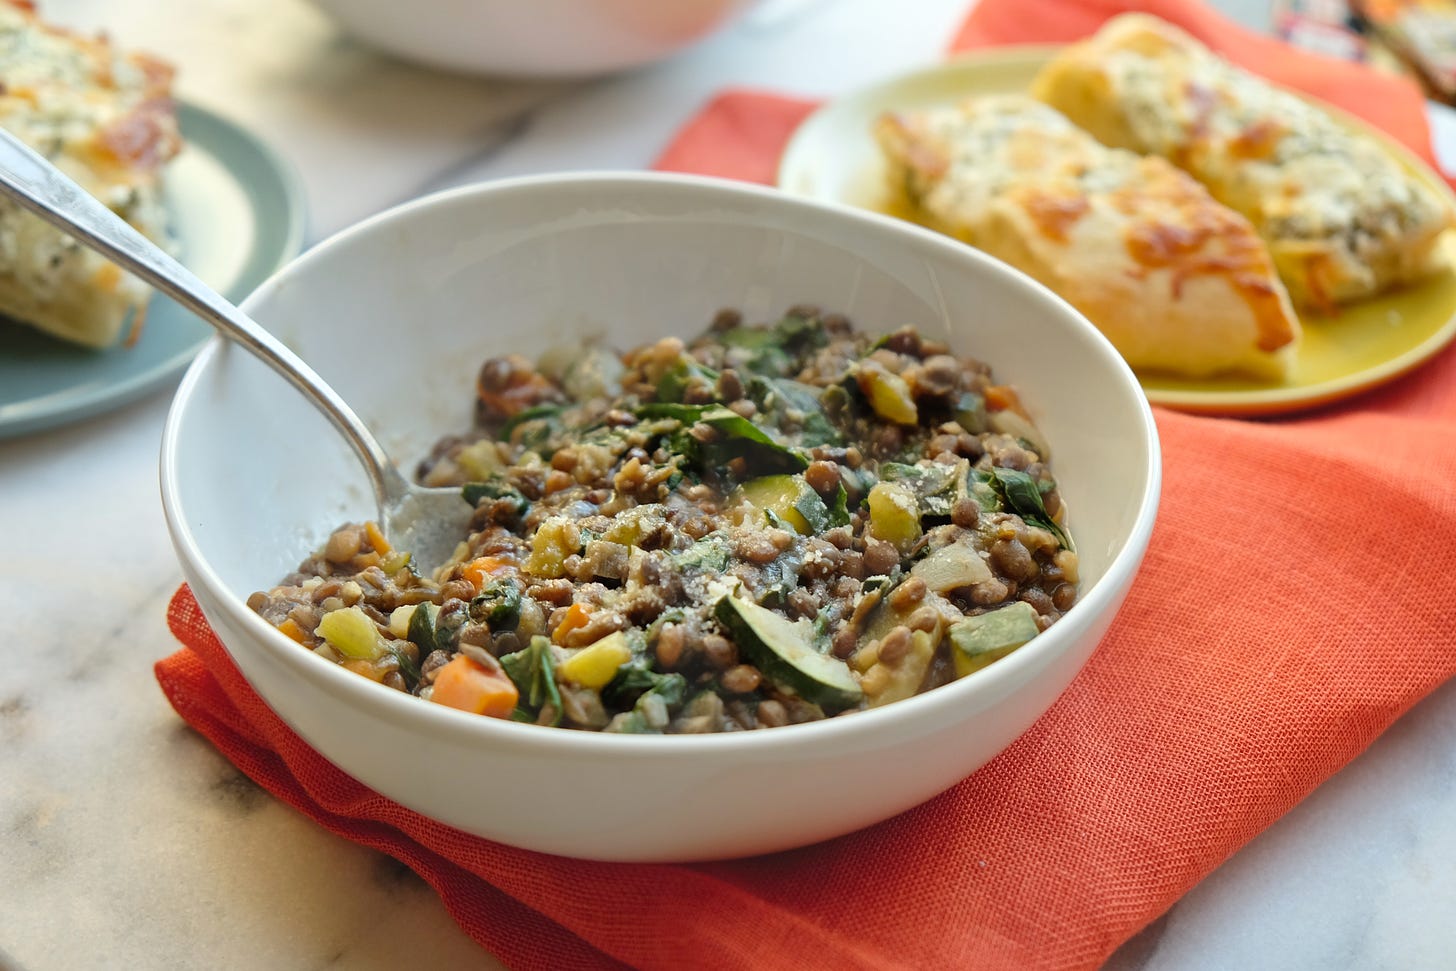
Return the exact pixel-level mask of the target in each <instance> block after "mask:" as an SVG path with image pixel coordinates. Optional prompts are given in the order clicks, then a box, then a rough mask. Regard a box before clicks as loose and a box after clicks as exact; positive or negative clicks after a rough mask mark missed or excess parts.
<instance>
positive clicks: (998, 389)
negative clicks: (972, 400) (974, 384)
mask: <svg viewBox="0 0 1456 971" xmlns="http://www.w3.org/2000/svg"><path fill="white" fill-rule="evenodd" d="M986 410H987V411H1014V412H1016V413H1017V414H1018V415H1020V416H1021V417H1023V418H1025V419H1027V420H1028V421H1029V420H1030V419H1031V416H1030V415H1028V414H1027V413H1026V408H1025V407H1024V406H1023V405H1022V403H1021V397H1020V396H1019V395H1017V393H1016V389H1015V388H1013V387H1011V385H1009V384H993V385H991V386H990V387H989V388H987V389H986Z"/></svg>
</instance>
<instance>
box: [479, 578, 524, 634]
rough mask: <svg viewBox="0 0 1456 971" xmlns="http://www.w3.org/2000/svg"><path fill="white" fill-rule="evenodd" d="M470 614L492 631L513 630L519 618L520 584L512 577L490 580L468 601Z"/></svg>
mask: <svg viewBox="0 0 1456 971" xmlns="http://www.w3.org/2000/svg"><path fill="white" fill-rule="evenodd" d="M470 616H471V617H472V618H474V619H475V620H483V621H485V622H486V624H488V625H489V626H490V629H491V630H492V631H503V630H515V629H516V623H517V622H518V621H520V619H521V585H520V584H519V583H518V582H516V580H515V579H514V578H513V577H507V578H505V579H504V580H492V581H491V582H490V583H487V584H486V585H485V587H484V588H482V589H481V591H480V593H478V594H476V595H475V598H474V599H472V600H471V601H470Z"/></svg>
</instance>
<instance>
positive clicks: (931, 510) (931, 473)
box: [880, 459, 971, 519]
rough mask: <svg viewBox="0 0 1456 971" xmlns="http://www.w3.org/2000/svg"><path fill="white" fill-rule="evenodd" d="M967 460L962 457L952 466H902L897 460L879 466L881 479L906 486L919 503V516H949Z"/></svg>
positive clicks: (935, 463) (958, 492) (957, 494)
mask: <svg viewBox="0 0 1456 971" xmlns="http://www.w3.org/2000/svg"><path fill="white" fill-rule="evenodd" d="M970 466H971V464H970V462H968V461H966V460H965V459H961V461H960V462H959V463H957V464H955V465H942V464H940V463H938V462H925V463H923V464H919V465H905V464H902V463H900V462H884V463H882V464H881V465H880V478H881V479H882V480H884V481H885V482H894V483H897V484H899V485H902V486H904V487H905V488H907V489H909V490H910V491H911V492H912V493H914V495H915V499H916V501H917V502H918V503H919V504H920V516H921V518H922V519H923V518H926V517H934V518H943V519H949V518H950V512H951V508H952V507H953V506H954V505H955V501H956V499H957V498H958V497H959V494H960V490H961V488H962V485H961V483H962V482H964V480H965V476H966V473H967V472H968V471H969V469H970Z"/></svg>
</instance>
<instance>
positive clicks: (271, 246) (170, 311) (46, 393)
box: [0, 104, 304, 438]
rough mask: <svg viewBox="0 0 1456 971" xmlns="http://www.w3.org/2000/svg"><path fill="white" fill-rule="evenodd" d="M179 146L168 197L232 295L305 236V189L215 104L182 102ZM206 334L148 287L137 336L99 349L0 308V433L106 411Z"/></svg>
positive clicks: (170, 367) (164, 373) (191, 246)
mask: <svg viewBox="0 0 1456 971" xmlns="http://www.w3.org/2000/svg"><path fill="white" fill-rule="evenodd" d="M177 117H178V122H179V124H180V125H181V128H182V137H183V139H184V141H185V143H186V147H185V148H184V149H183V150H182V152H181V153H180V154H179V155H178V156H177V158H176V159H175V160H174V161H173V163H172V165H171V168H170V169H169V171H168V174H167V188H166V203H167V211H168V213H169V215H170V216H171V220H172V231H173V233H174V234H175V235H176V237H177V240H178V247H179V251H180V253H179V255H180V258H181V260H182V262H183V263H184V264H186V266H187V268H188V269H190V270H192V272H194V273H196V274H197V275H198V276H199V277H200V278H201V279H202V280H203V281H204V282H206V283H208V284H209V285H210V286H212V287H213V288H214V289H215V290H217V291H218V292H219V293H221V294H223V295H224V296H226V297H228V298H229V299H230V300H232V301H234V302H237V301H239V300H242V299H243V298H244V297H246V296H247V295H248V294H249V293H251V292H252V291H253V290H254V289H255V288H256V287H257V286H258V284H260V283H262V282H263V281H264V280H266V279H267V278H268V277H269V276H270V275H271V274H272V273H273V271H274V270H277V269H278V268H279V267H280V266H282V265H283V264H284V263H286V262H288V260H290V259H292V258H293V257H294V256H296V255H298V252H299V250H300V249H302V247H303V233H304V202H303V198H304V196H303V189H302V187H301V186H300V185H299V183H298V181H297V179H296V178H295V176H294V175H293V173H292V172H291V171H290V170H289V169H288V167H287V166H286V165H284V164H283V163H282V162H281V161H280V160H279V159H278V158H277V156H275V155H274V154H273V152H272V151H271V150H270V149H269V148H268V147H267V146H265V145H264V144H263V143H262V142H260V141H259V140H258V139H257V138H255V137H253V136H252V135H250V134H249V133H247V132H246V131H244V130H242V129H241V128H238V127H237V126H236V125H234V124H233V123H232V122H229V121H226V120H225V119H223V118H220V117H218V116H217V115H214V114H212V113H211V112H208V111H204V110H202V109H201V108H197V107H194V106H192V105H187V104H179V105H178V106H177ZM212 334H213V330H212V328H211V327H209V326H208V325H207V324H204V323H203V322H202V321H200V320H198V319H197V318H196V317H194V316H192V315H191V314H189V313H188V312H187V311H185V310H183V309H182V308H181V307H180V306H178V305H177V304H176V303H174V302H172V301H171V300H169V299H167V298H165V297H162V296H160V295H154V296H153V297H152V302H151V306H150V307H149V308H148V310H147V316H146V324H145V326H144V327H143V328H142V333H141V338H140V339H139V340H138V341H137V342H136V344H135V345H134V346H132V347H123V346H121V345H117V346H116V347H112V348H109V349H107V350H104V351H95V350H90V349H87V348H84V347H77V346H74V345H71V344H67V343H65V342H63V341H58V340H55V339H54V338H51V337H48V336H46V335H45V334H42V333H40V332H39V331H36V330H32V329H30V328H28V327H24V326H21V325H19V324H14V323H11V322H10V321H8V320H6V319H4V318H3V317H0V438H5V437H10V436H14V435H23V434H26V433H28V432H35V431H40V430H41V429H44V428H53V427H55V426H57V425H62V424H65V423H67V422H72V421H77V420H79V419H82V418H86V417H89V416H91V415H95V414H99V413H101V412H104V411H109V410H110V409H112V408H115V407H117V406H118V405H121V404H123V403H125V402H128V401H131V400H133V399H136V398H139V397H141V396H142V395H144V394H146V393H148V392H150V391H153V390H155V389H157V388H159V387H161V386H162V385H164V384H166V383H167V382H168V381H171V380H174V379H175V378H176V377H177V376H178V375H179V374H181V372H182V369H183V368H185V367H186V366H187V363H188V362H189V361H191V360H192V358H193V356H194V355H195V354H196V353H197V352H198V351H199V350H201V349H202V346H203V345H204V344H205V343H206V342H207V340H208V338H210V337H211V336H212Z"/></svg>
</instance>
